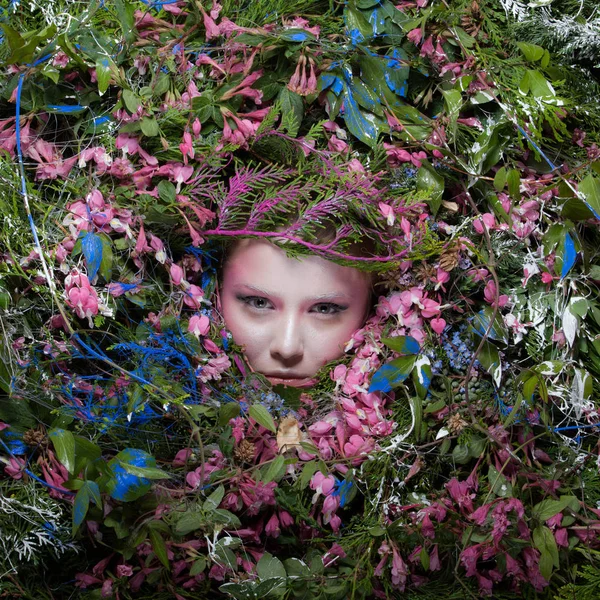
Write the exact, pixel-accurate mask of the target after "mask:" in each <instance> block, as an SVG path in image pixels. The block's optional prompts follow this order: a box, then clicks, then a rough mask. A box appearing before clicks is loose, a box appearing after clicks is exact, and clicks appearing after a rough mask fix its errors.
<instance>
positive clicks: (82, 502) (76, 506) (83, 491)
mask: <svg viewBox="0 0 600 600" xmlns="http://www.w3.org/2000/svg"><path fill="white" fill-rule="evenodd" d="M89 507H90V493H89V488H88V486H87V485H85V484H84V485H83V486H82V487H81V488H80V490H79V491H78V492H77V495H76V496H75V501H74V502H73V535H75V533H77V530H78V529H79V527H80V526H81V524H82V523H83V521H84V519H85V516H86V515H87V512H88V509H89Z"/></svg>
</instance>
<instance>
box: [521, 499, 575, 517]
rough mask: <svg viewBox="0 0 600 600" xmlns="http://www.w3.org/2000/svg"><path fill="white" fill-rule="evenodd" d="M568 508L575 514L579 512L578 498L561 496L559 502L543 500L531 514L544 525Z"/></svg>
mask: <svg viewBox="0 0 600 600" xmlns="http://www.w3.org/2000/svg"><path fill="white" fill-rule="evenodd" d="M566 508H571V509H572V510H574V511H575V512H577V511H578V510H579V500H578V499H577V497H576V496H561V497H560V499H559V500H552V499H551V498H548V499H546V500H542V501H541V502H538V503H537V504H536V505H535V506H534V507H533V509H532V511H531V514H532V516H533V517H534V518H536V519H538V520H539V521H541V522H542V523H543V522H545V521H547V520H548V519H551V518H552V517H554V516H555V515H557V514H558V513H559V512H562V511H563V510H565V509H566Z"/></svg>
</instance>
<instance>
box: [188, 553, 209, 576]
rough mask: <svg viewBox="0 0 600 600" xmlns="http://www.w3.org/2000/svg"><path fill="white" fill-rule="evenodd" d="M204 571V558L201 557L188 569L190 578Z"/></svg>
mask: <svg viewBox="0 0 600 600" xmlns="http://www.w3.org/2000/svg"><path fill="white" fill-rule="evenodd" d="M204 569H206V558H204V556H201V557H200V558H198V559H197V560H196V561H194V564H193V565H192V566H191V567H190V577H195V576H196V575H200V573H202V572H203V571H204Z"/></svg>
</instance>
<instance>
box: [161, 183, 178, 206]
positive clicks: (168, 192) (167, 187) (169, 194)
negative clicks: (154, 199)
mask: <svg viewBox="0 0 600 600" xmlns="http://www.w3.org/2000/svg"><path fill="white" fill-rule="evenodd" d="M156 187H157V189H158V196H159V197H160V199H161V200H164V201H165V202H169V203H173V202H175V196H176V195H177V191H176V189H175V186H174V185H173V184H172V183H171V182H170V181H167V180H166V179H163V180H162V181H160V182H159V183H158V185H157V186H156Z"/></svg>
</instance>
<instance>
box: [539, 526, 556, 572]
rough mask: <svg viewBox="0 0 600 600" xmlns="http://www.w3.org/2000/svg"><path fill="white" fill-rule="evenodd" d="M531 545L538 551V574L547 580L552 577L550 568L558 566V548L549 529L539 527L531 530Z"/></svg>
mask: <svg viewBox="0 0 600 600" xmlns="http://www.w3.org/2000/svg"><path fill="white" fill-rule="evenodd" d="M533 545H534V546H535V547H536V548H537V549H538V550H539V551H540V553H541V555H542V556H541V557H540V573H541V574H542V577H543V578H544V579H546V580H549V579H550V577H551V576H552V567H557V568H558V566H559V560H558V547H557V545H556V540H555V539H554V535H553V533H552V531H550V529H549V528H548V527H546V526H544V525H539V526H538V527H536V528H535V529H534V530H533Z"/></svg>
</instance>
